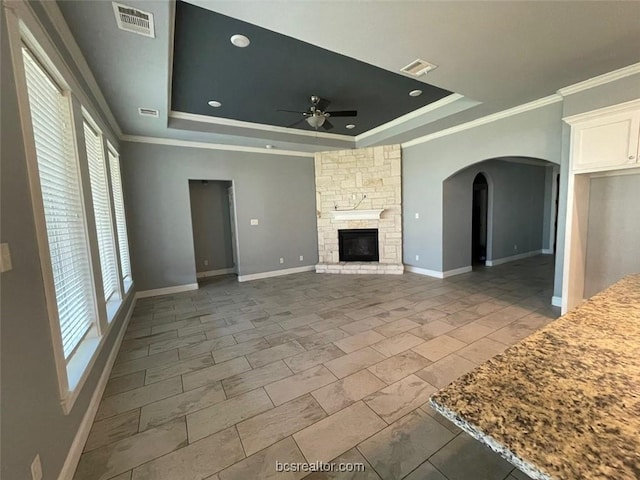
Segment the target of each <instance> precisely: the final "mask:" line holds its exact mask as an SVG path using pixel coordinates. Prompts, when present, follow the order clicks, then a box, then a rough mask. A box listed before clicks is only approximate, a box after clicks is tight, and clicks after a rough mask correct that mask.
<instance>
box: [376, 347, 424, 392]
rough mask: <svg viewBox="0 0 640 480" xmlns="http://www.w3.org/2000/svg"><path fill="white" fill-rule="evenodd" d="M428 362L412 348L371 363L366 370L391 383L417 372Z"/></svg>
mask: <svg viewBox="0 0 640 480" xmlns="http://www.w3.org/2000/svg"><path fill="white" fill-rule="evenodd" d="M430 363H431V361H429V360H427V359H426V358H424V357H423V356H422V355H419V354H417V353H416V352H414V351H412V350H407V351H406V352H402V353H399V354H398V355H395V356H393V357H391V358H387V359H386V360H384V361H382V362H380V363H376V364H375V365H372V366H371V367H369V368H368V370H369V371H370V372H371V373H373V374H374V375H375V376H376V377H378V378H379V379H380V380H382V381H383V382H386V383H387V384H391V383H394V382H397V381H398V380H400V379H401V378H404V377H406V376H408V375H410V374H412V373H414V372H417V371H418V370H420V369H421V368H424V367H426V366H427V365H429V364H430Z"/></svg>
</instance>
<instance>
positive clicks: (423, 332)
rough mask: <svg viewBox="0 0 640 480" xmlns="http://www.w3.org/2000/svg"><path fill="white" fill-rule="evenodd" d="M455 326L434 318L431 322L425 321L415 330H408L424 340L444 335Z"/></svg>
mask: <svg viewBox="0 0 640 480" xmlns="http://www.w3.org/2000/svg"><path fill="white" fill-rule="evenodd" d="M454 328H455V327H453V326H452V325H449V324H448V323H445V322H442V321H440V320H434V321H433V322H429V323H426V324H424V325H422V326H420V327H418V328H416V329H415V330H411V331H410V332H411V333H413V334H414V335H417V336H418V337H421V338H424V339H425V340H431V339H432V338H435V337H438V336H440V335H444V334H445V333H447V332H449V331H451V330H453V329H454Z"/></svg>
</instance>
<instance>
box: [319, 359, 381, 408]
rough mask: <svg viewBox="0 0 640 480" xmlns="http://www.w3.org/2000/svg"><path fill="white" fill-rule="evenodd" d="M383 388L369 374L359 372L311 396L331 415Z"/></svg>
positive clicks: (365, 371)
mask: <svg viewBox="0 0 640 480" xmlns="http://www.w3.org/2000/svg"><path fill="white" fill-rule="evenodd" d="M385 386H386V384H385V383H384V382H383V381H381V380H380V379H379V378H377V377H376V376H375V375H373V374H372V373H371V372H369V371H367V370H360V371H359V372H357V373H354V374H353V375H349V376H348V377H344V378H343V379H342V380H338V381H337V382H333V383H330V384H329V385H327V386H325V387H322V388H320V389H318V390H316V391H314V392H312V395H313V396H314V397H315V399H316V400H317V401H318V403H320V405H322V408H323V409H324V410H325V411H326V412H327V413H329V414H332V413H335V412H337V411H338V410H342V409H343V408H345V407H347V406H349V405H351V404H352V403H354V402H357V401H358V400H362V399H363V398H364V397H366V396H367V395H369V394H371V393H373V392H376V391H378V390H380V389H381V388H384V387H385Z"/></svg>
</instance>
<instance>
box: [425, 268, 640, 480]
mask: <svg viewBox="0 0 640 480" xmlns="http://www.w3.org/2000/svg"><path fill="white" fill-rule="evenodd" d="M431 405H432V406H433V407H434V408H435V409H436V410H437V411H438V412H440V413H441V414H442V415H444V416H445V417H447V418H449V419H450V420H452V421H453V422H454V423H455V424H456V425H458V426H460V427H461V428H462V429H464V430H465V431H467V432H468V433H470V434H471V435H472V436H473V437H475V438H477V439H478V440H480V441H481V442H483V443H485V444H486V445H488V446H490V447H491V448H492V449H493V450H495V451H496V452H498V453H500V454H501V455H502V456H503V457H505V458H506V459H507V460H509V461H510V462H511V463H513V464H514V465H516V466H517V467H519V468H520V469H521V470H522V471H523V472H525V473H526V474H528V475H529V476H530V477H532V478H534V479H561V480H574V479H575V480H586V479H596V478H597V479H611V480H623V479H633V480H637V479H640V274H637V275H630V276H628V277H626V278H624V279H623V280H621V281H620V282H618V283H616V284H615V285H613V286H611V287H610V288H608V289H607V290H605V291H603V292H601V293H599V294H598V295H595V296H594V297H592V298H591V299H589V300H588V301H586V302H585V303H583V304H582V305H581V306H580V307H578V308H576V309H575V310H573V311H571V312H569V313H567V314H566V315H563V316H562V317H560V318H559V319H557V320H555V321H553V322H551V323H550V324H548V325H547V326H546V327H544V328H543V329H541V330H539V331H538V332H535V333H534V334H533V335H531V336H529V337H527V338H526V339H524V340H523V341H521V342H520V343H518V344H516V345H514V346H512V347H511V348H509V349H507V350H506V351H505V352H504V353H503V354H501V355H498V356H496V357H494V358H493V359H491V360H489V361H488V362H486V363H485V364H483V365H481V366H480V367H478V368H476V369H475V370H473V371H472V372H470V373H468V374H466V375H464V376H462V377H460V378H459V379H457V380H456V381H454V382H453V383H451V384H450V385H448V386H447V387H445V388H443V389H442V390H440V391H439V392H437V393H435V394H434V395H433V396H432V397H431Z"/></svg>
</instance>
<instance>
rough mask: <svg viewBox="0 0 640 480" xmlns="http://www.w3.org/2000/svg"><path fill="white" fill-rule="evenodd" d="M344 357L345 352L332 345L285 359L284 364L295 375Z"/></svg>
mask: <svg viewBox="0 0 640 480" xmlns="http://www.w3.org/2000/svg"><path fill="white" fill-rule="evenodd" d="M343 355H344V352H343V351H342V350H340V349H339V348H338V347H336V346H335V345H333V344H331V343H330V344H328V345H323V346H322V347H318V348H315V349H313V350H309V351H306V352H304V353H300V354H298V355H295V356H293V357H289V358H285V360H284V363H286V364H287V366H288V367H289V368H290V369H291V370H293V371H294V372H295V373H299V372H302V371H304V370H307V369H309V368H311V367H315V366H316V365H320V364H321V363H324V362H328V361H330V360H333V359H334V358H338V357H341V356H343Z"/></svg>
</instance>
